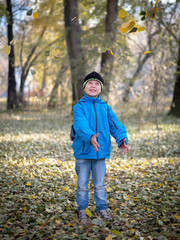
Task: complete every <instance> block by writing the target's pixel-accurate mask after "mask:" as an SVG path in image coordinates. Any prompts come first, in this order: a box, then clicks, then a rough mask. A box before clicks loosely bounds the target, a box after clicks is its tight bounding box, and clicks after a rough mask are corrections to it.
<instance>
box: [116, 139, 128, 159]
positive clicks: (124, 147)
mask: <svg viewBox="0 0 180 240" xmlns="http://www.w3.org/2000/svg"><path fill="white" fill-rule="evenodd" d="M121 149H122V150H121ZM120 150H121V151H120ZM118 151H120V153H123V151H124V155H126V153H127V151H129V148H128V146H127V145H126V138H125V139H124V140H123V142H122V144H121V147H120V148H119V149H118Z"/></svg>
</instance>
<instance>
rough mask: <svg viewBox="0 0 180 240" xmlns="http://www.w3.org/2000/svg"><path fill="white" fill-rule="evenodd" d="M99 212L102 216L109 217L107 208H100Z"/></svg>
mask: <svg viewBox="0 0 180 240" xmlns="http://www.w3.org/2000/svg"><path fill="white" fill-rule="evenodd" d="M100 213H101V215H102V216H103V217H104V218H109V217H110V215H109V213H108V211H107V210H101V211H100Z"/></svg>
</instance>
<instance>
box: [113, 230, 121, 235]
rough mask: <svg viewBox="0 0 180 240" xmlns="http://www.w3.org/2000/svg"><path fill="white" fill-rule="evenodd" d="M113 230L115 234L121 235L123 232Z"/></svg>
mask: <svg viewBox="0 0 180 240" xmlns="http://www.w3.org/2000/svg"><path fill="white" fill-rule="evenodd" d="M111 232H112V233H113V234H115V235H120V234H121V233H120V232H119V231H118V230H111Z"/></svg>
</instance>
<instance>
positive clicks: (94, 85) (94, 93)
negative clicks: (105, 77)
mask: <svg viewBox="0 0 180 240" xmlns="http://www.w3.org/2000/svg"><path fill="white" fill-rule="evenodd" d="M84 92H85V94H87V95H88V96H89V97H94V98H97V97H98V95H99V94H100V93H101V84H100V83H99V82H98V81H94V80H92V81H88V82H87V83H86V85H85V88H84Z"/></svg>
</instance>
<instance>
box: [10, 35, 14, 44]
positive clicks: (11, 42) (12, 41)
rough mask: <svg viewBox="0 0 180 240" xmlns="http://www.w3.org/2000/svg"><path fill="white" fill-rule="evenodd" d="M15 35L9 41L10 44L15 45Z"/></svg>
mask: <svg viewBox="0 0 180 240" xmlns="http://www.w3.org/2000/svg"><path fill="white" fill-rule="evenodd" d="M14 40H15V37H14V38H13V39H12V40H11V41H10V42H9V44H10V45H13V43H14Z"/></svg>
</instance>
